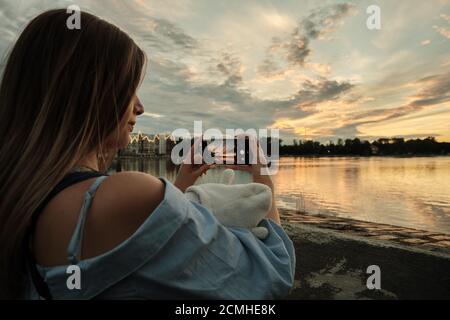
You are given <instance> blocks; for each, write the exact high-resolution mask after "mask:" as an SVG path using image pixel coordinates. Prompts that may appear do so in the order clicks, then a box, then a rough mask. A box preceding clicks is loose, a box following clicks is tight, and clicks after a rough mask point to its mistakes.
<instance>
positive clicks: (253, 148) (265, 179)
mask: <svg viewBox="0 0 450 320" xmlns="http://www.w3.org/2000/svg"><path fill="white" fill-rule="evenodd" d="M239 137H242V136H237V138H239ZM249 139H250V140H252V139H254V140H253V141H251V142H250V143H249V145H250V150H249V151H250V153H251V154H253V155H255V154H256V155H258V156H257V161H256V163H254V164H250V165H237V164H232V165H226V167H227V168H230V169H233V170H241V171H247V172H250V174H251V175H252V177H253V182H256V183H262V184H265V185H266V186H268V187H270V189H271V190H272V208H271V209H270V211H269V212H268V213H267V215H266V217H267V218H270V219H272V220H273V221H275V222H276V223H277V224H279V225H281V222H280V215H279V213H278V209H277V206H276V204H275V187H274V184H273V181H272V178H271V177H270V174H269V170H267V164H268V163H267V159H266V157H265V156H264V152H263V151H262V149H261V147H260V145H259V142H258V139H256V138H255V137H251V136H250V137H249ZM264 173H265V174H264Z"/></svg>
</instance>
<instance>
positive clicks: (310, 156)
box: [115, 154, 450, 160]
mask: <svg viewBox="0 0 450 320" xmlns="http://www.w3.org/2000/svg"><path fill="white" fill-rule="evenodd" d="M436 157H450V154H414V155H381V154H372V155H354V154H348V155H346V154H339V155H335V154H329V155H327V154H317V155H313V154H306V155H300V154H283V155H280V158H436ZM128 159H152V160H159V159H161V160H162V159H170V156H169V155H163V156H161V155H150V154H149V155H147V154H143V155H133V156H131V155H126V156H122V155H121V156H120V157H116V158H115V160H128Z"/></svg>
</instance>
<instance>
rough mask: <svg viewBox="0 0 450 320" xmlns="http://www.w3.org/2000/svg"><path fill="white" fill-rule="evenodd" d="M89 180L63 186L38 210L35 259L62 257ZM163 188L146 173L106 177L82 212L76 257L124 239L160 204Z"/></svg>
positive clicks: (57, 262)
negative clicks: (81, 235) (82, 229)
mask: <svg viewBox="0 0 450 320" xmlns="http://www.w3.org/2000/svg"><path fill="white" fill-rule="evenodd" d="M94 180H95V179H89V180H86V181H83V182H80V183H77V184H75V185H73V186H70V187H68V188H67V189H65V190H63V191H62V192H60V193H59V194H58V195H57V196H56V197H55V198H53V199H52V200H51V201H50V203H49V204H48V205H47V207H46V208H45V209H44V211H43V212H42V214H41V217H40V218H39V221H38V223H37V225H36V237H35V243H34V245H35V252H36V258H37V261H38V263H41V264H43V265H47V266H51V265H60V264H65V263H66V262H67V257H66V253H67V246H68V244H69V241H70V238H71V237H72V234H73V232H74V230H75V226H76V224H77V221H78V217H79V213H80V209H81V206H82V203H83V197H84V194H85V192H86V191H87V190H88V188H89V186H90V185H92V183H93V182H94ZM164 192H165V185H164V183H163V182H162V181H161V180H160V179H157V178H155V177H153V176H151V175H149V174H145V173H141V172H123V173H117V174H114V175H111V176H109V177H107V178H106V179H105V180H104V181H103V182H102V183H101V184H100V186H99V188H98V189H97V191H96V193H95V196H94V199H93V201H92V205H91V207H90V210H89V212H88V213H87V218H86V224H85V232H84V239H83V247H82V259H86V258H91V257H94V256H97V255H100V254H103V253H105V252H107V251H109V250H112V249H113V248H115V247H116V246H118V245H119V244H120V243H122V242H123V241H125V240H127V239H128V238H130V237H131V236H132V235H133V234H134V233H135V232H136V231H137V229H139V227H140V226H141V225H142V224H143V223H144V222H145V220H146V219H148V218H149V216H151V214H152V212H153V211H154V210H155V209H156V208H157V207H158V205H159V204H160V203H161V201H162V200H163V198H164Z"/></svg>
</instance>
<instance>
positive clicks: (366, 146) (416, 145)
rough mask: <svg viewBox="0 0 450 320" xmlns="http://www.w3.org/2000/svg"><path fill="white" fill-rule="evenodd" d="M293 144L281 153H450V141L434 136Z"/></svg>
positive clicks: (295, 142)
mask: <svg viewBox="0 0 450 320" xmlns="http://www.w3.org/2000/svg"><path fill="white" fill-rule="evenodd" d="M293 142H294V144H293V145H283V143H282V141H281V140H280V155H358V156H370V155H405V156H407V155H449V154H450V143H449V142H438V141H436V139H435V138H434V137H428V138H424V139H409V140H405V139H404V138H390V139H388V138H381V139H378V140H375V141H372V142H369V141H367V140H360V139H359V138H354V139H345V140H343V139H338V141H337V143H335V142H334V141H330V142H327V143H325V144H323V143H320V142H318V141H312V140H296V139H294V141H293Z"/></svg>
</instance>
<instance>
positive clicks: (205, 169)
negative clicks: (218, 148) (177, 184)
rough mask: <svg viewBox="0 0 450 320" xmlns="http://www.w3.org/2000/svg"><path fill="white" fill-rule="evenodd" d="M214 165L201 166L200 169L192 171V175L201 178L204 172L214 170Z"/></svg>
mask: <svg viewBox="0 0 450 320" xmlns="http://www.w3.org/2000/svg"><path fill="white" fill-rule="evenodd" d="M214 167H215V165H214V164H203V165H201V166H200V168H198V169H196V170H195V171H194V174H195V175H196V176H201V175H202V174H204V173H205V172H206V171H208V170H209V169H211V168H214Z"/></svg>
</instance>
